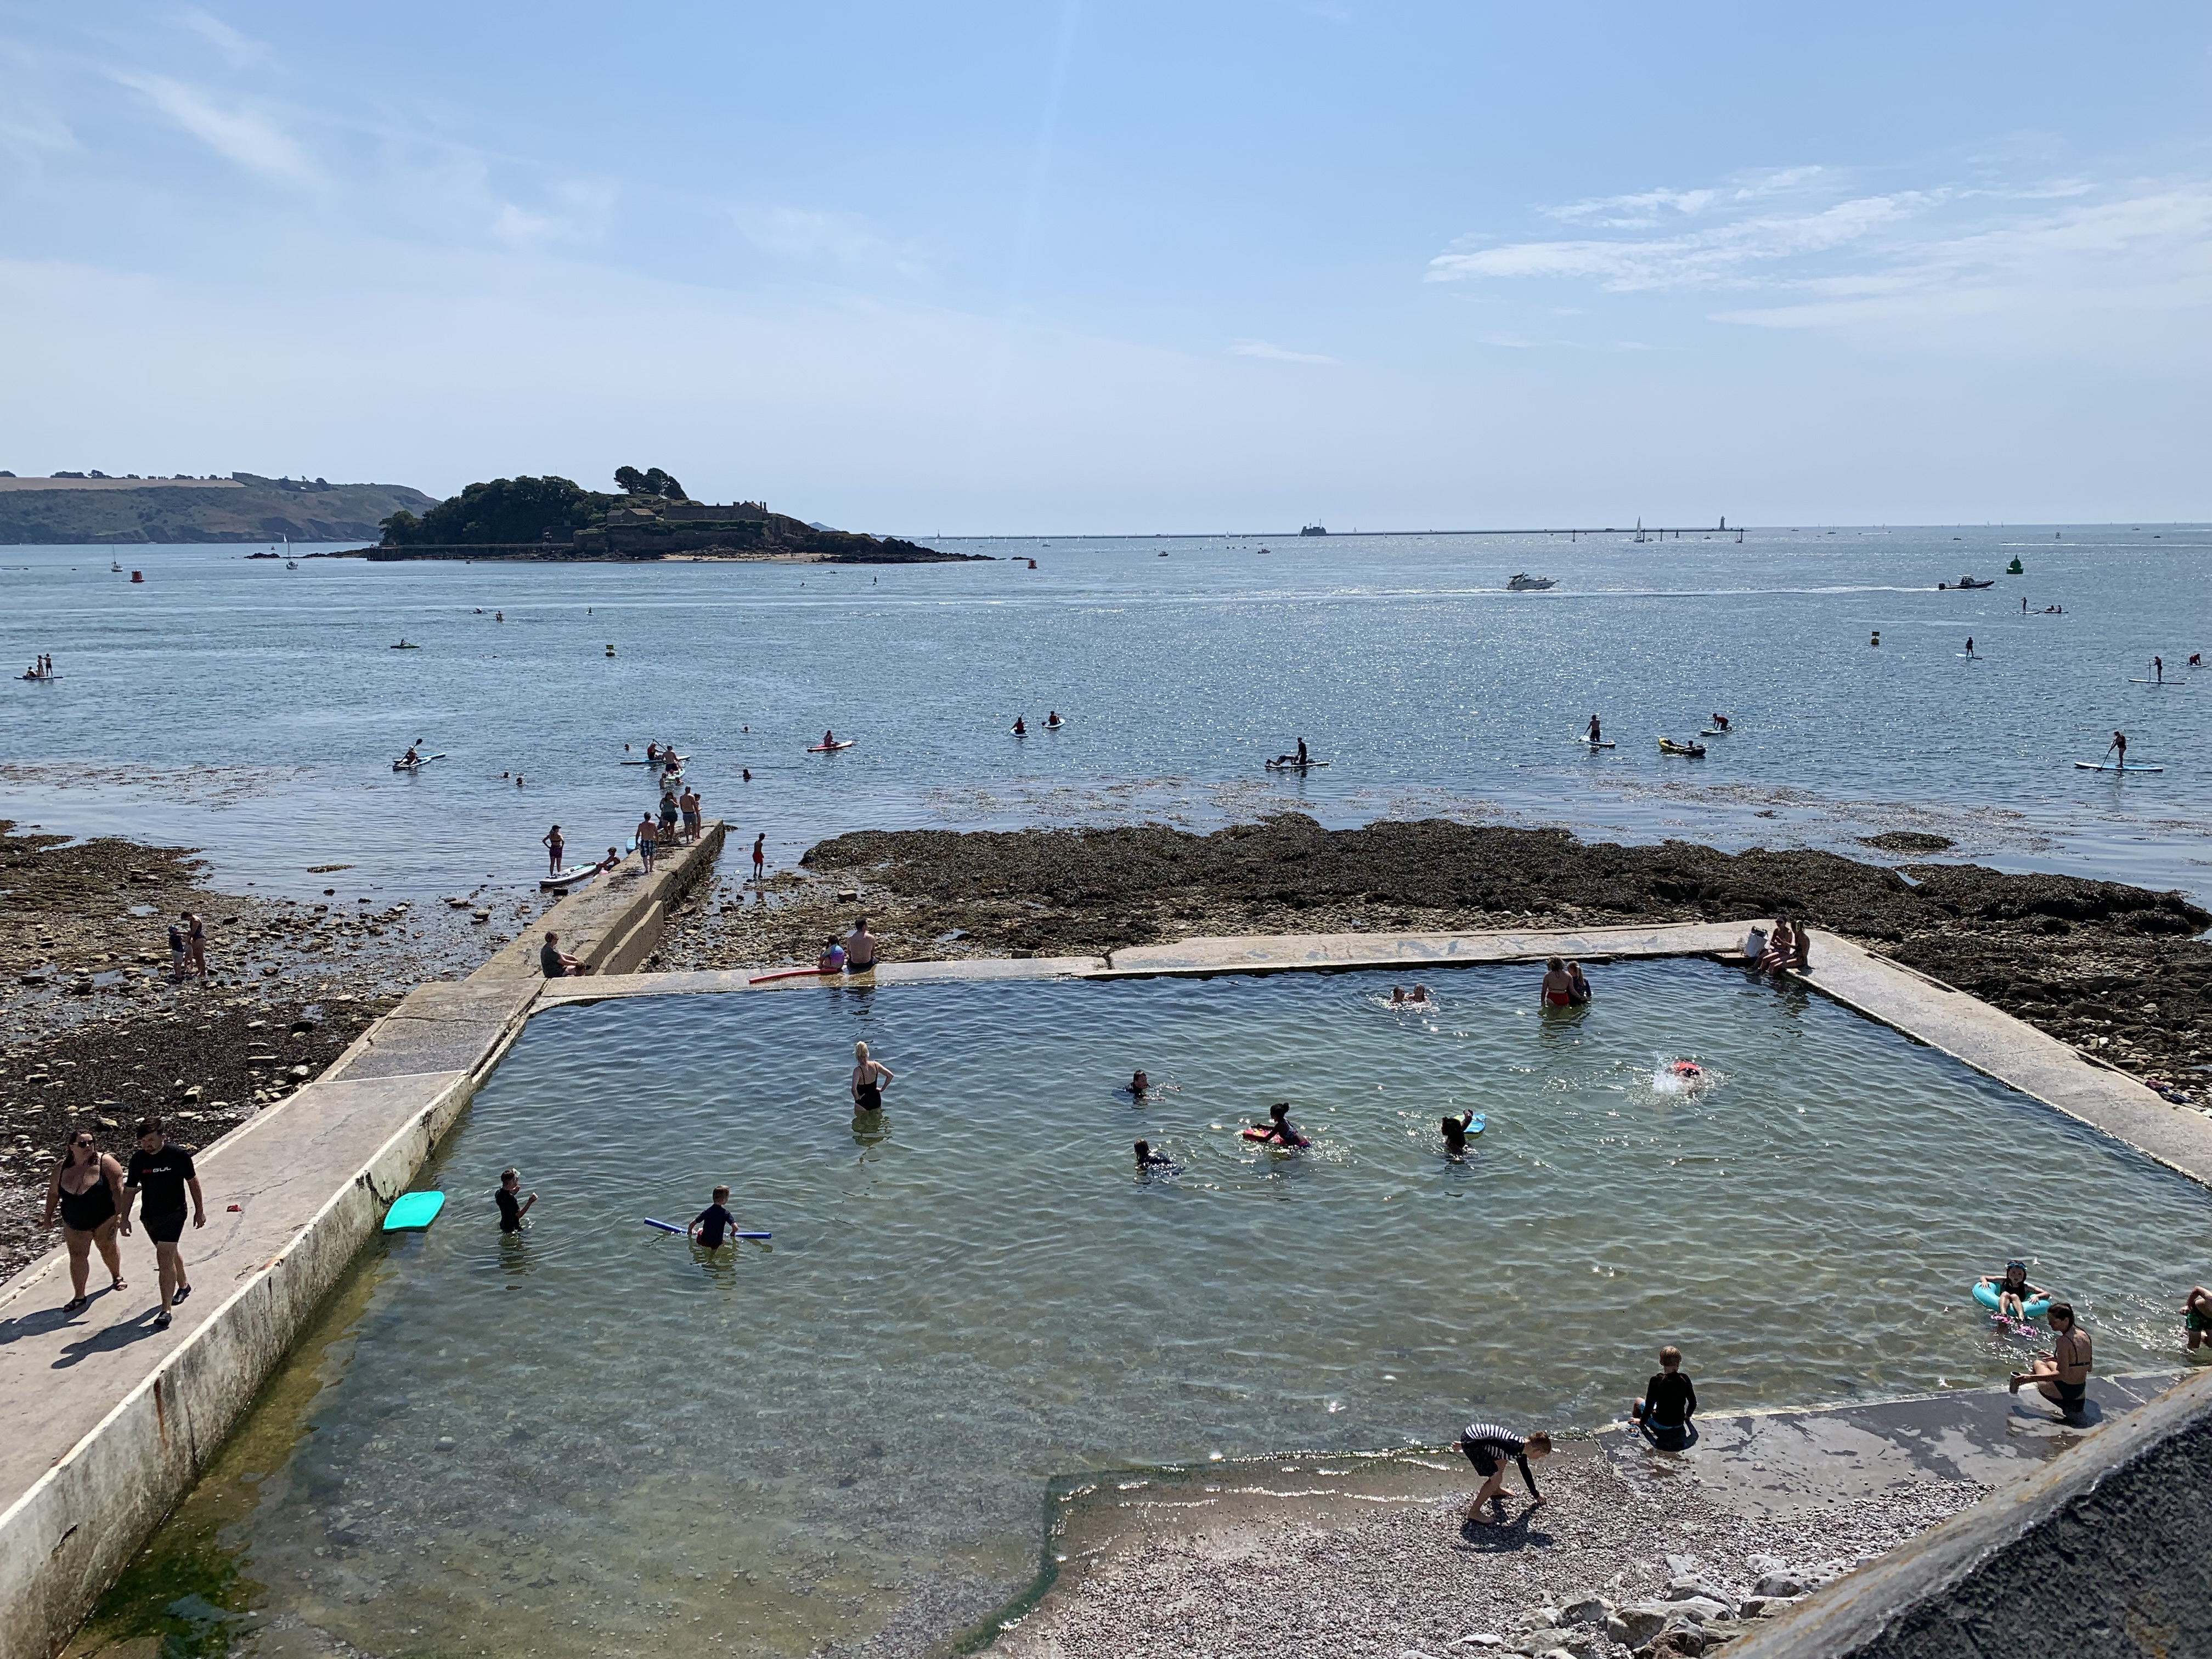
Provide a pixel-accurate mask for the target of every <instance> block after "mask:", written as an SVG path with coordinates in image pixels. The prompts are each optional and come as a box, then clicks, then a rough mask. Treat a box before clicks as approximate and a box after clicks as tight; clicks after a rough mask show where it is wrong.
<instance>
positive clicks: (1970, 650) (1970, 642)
mask: <svg viewBox="0 0 2212 1659" xmlns="http://www.w3.org/2000/svg"><path fill="white" fill-rule="evenodd" d="M1966 654H1967V655H1968V656H1970V657H1971V656H1972V655H1973V654H1974V636H1973V635H1972V634H1969V635H1966Z"/></svg>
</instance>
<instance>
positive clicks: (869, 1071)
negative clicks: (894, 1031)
mask: <svg viewBox="0 0 2212 1659" xmlns="http://www.w3.org/2000/svg"><path fill="white" fill-rule="evenodd" d="M894 1080H895V1079H893V1078H892V1076H891V1070H890V1066H886V1065H884V1063H883V1062H882V1061H880V1060H870V1059H869V1058H868V1045H867V1044H866V1043H865V1042H856V1043H854V1045H853V1109H854V1111H856V1112H880V1111H882V1110H883V1109H884V1088H885V1087H886V1086H887V1085H890V1083H892V1082H893V1081H894Z"/></svg>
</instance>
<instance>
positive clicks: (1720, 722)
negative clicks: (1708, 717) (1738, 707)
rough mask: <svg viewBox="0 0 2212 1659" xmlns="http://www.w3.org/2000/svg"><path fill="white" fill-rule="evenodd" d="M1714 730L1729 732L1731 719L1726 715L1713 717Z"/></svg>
mask: <svg viewBox="0 0 2212 1659" xmlns="http://www.w3.org/2000/svg"><path fill="white" fill-rule="evenodd" d="M1713 729H1714V730H1715V731H1717V732H1725V731H1727V730H1728V729H1729V717H1728V716H1727V715H1726V714H1715V715H1714V716H1713Z"/></svg>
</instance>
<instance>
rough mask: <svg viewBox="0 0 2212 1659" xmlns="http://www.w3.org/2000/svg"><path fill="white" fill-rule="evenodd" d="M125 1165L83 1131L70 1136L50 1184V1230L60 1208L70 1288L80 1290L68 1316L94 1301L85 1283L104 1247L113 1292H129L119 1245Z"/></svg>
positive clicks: (102, 1259) (69, 1308) (48, 1193)
mask: <svg viewBox="0 0 2212 1659" xmlns="http://www.w3.org/2000/svg"><path fill="white" fill-rule="evenodd" d="M122 1200H123V1166H122V1165H121V1164H118V1163H117V1162H116V1161H115V1160H114V1159H113V1158H110V1157H109V1156H108V1155H107V1154H106V1152H101V1151H100V1148H99V1146H98V1145H97V1144H96V1143H95V1142H94V1139H93V1138H92V1137H91V1135H89V1134H88V1133H86V1132H85V1131H83V1130H82V1129H80V1130H78V1131H77V1132H76V1133H75V1134H73V1135H71V1136H70V1144H69V1150H68V1151H66V1152H64V1153H63V1154H62V1160H61V1162H60V1163H58V1164H55V1165H54V1177H53V1179H52V1181H50V1182H47V1183H46V1221H45V1223H44V1225H46V1226H49V1227H51V1226H52V1225H54V1212H55V1211H56V1210H57V1209H59V1210H60V1212H61V1220H62V1235H63V1237H64V1238H66V1239H67V1240H68V1241H69V1254H70V1289H71V1290H72V1291H74V1292H75V1294H74V1295H73V1296H72V1297H71V1298H70V1304H69V1305H68V1306H67V1307H66V1308H64V1309H63V1310H62V1311H63V1312H64V1313H72V1314H73V1313H78V1312H81V1311H82V1310H83V1308H84V1304H86V1303H87V1302H88V1301H89V1300H91V1298H90V1297H88V1296H86V1295H85V1293H84V1287H85V1281H86V1280H87V1279H88V1278H89V1277H90V1276H91V1273H92V1247H93V1246H94V1245H95V1244H97V1245H99V1246H100V1260H101V1261H105V1262H106V1264H107V1276H108V1278H109V1279H111V1280H112V1281H113V1284H112V1288H113V1289H115V1290H118V1291H120V1290H127V1289H128V1288H129V1286H127V1285H125V1284H124V1282H123V1257H122V1255H121V1254H120V1253H119V1252H118V1250H117V1249H116V1247H115V1230H116V1226H117V1225H118V1218H120V1216H121V1214H122V1211H123V1202H122Z"/></svg>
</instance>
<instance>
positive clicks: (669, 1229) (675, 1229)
mask: <svg viewBox="0 0 2212 1659" xmlns="http://www.w3.org/2000/svg"><path fill="white" fill-rule="evenodd" d="M644 1219H645V1225H647V1226H648V1227H658V1228H659V1229H660V1231H663V1232H664V1233H678V1234H684V1233H689V1232H690V1231H691V1230H690V1228H689V1227H679V1226H678V1225H676V1224H675V1223H674V1222H672V1221H655V1220H654V1219H653V1218H652V1217H651V1216H647V1217H646V1218H644ZM730 1237H732V1238H774V1237H775V1234H774V1233H740V1232H732V1234H731V1235H730Z"/></svg>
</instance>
